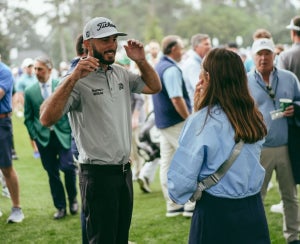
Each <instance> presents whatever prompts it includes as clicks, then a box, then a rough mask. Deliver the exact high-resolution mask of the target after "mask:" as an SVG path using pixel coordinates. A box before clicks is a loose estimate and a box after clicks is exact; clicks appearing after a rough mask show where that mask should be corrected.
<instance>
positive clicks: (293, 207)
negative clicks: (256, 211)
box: [248, 38, 300, 244]
mask: <svg viewBox="0 0 300 244" xmlns="http://www.w3.org/2000/svg"><path fill="white" fill-rule="evenodd" d="M274 50H275V45H274V43H273V41H272V39H266V38H262V39H258V40H256V41H254V43H253V45H252V54H253V60H254V63H255V70H253V71H250V72H249V73H248V81H249V88H250V92H251V94H252V96H253V98H254V100H255V101H256V103H257V105H258V108H259V110H260V111H261V113H262V114H263V116H264V120H265V122H266V125H267V128H268V134H267V136H266V138H265V142H264V144H263V149H262V152H261V164H262V166H263V167H264V168H265V170H266V175H265V179H264V183H263V186H262V189H261V194H262V197H263V198H265V196H266V193H267V187H268V183H269V182H270V180H271V178H272V173H273V171H275V172H276V177H277V181H278V184H279V191H280V195H281V200H282V202H283V218H284V221H283V232H284V237H285V239H286V240H287V242H288V243H293V244H295V243H300V242H299V236H298V229H299V222H298V199H297V188H296V185H295V182H294V179H293V173H292V169H291V163H290V159H289V154H288V146H287V143H288V122H287V118H292V117H293V116H294V106H293V105H290V106H288V107H287V108H286V110H285V111H284V112H280V110H279V109H280V103H279V99H280V98H288V99H291V100H292V101H296V100H300V84H299V81H298V79H297V77H296V76H295V75H294V74H293V73H292V72H290V71H287V70H283V69H278V68H276V67H275V66H274V63H273V61H274V57H275V54H274ZM274 111H275V114H276V115H277V116H275V118H274V117H271V114H272V112H274Z"/></svg>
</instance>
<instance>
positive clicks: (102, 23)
mask: <svg viewBox="0 0 300 244" xmlns="http://www.w3.org/2000/svg"><path fill="white" fill-rule="evenodd" d="M97 26H98V28H97V31H100V30H101V29H102V28H106V27H114V28H116V26H115V25H114V24H113V23H110V22H101V23H98V24H97Z"/></svg>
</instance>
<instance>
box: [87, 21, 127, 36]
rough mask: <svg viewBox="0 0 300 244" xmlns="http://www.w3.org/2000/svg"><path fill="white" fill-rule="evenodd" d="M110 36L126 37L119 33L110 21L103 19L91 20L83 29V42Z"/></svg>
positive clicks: (124, 34)
mask: <svg viewBox="0 0 300 244" xmlns="http://www.w3.org/2000/svg"><path fill="white" fill-rule="evenodd" d="M112 35H118V36H127V34H126V33H123V32H119V31H118V30H117V27H116V26H115V25H114V23H113V22H112V21H111V20H110V19H107V18H104V17H96V18H93V19H91V20H90V21H89V22H88V23H87V24H86V25H85V27H84V29H83V40H88V39H91V38H104V37H108V36H112Z"/></svg>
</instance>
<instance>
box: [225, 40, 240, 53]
mask: <svg viewBox="0 0 300 244" xmlns="http://www.w3.org/2000/svg"><path fill="white" fill-rule="evenodd" d="M225 48H226V49H227V50H230V51H232V52H235V53H239V46H238V44H237V43H236V42H228V43H227V44H226V46H225Z"/></svg>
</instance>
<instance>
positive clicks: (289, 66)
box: [271, 16, 300, 214]
mask: <svg viewBox="0 0 300 244" xmlns="http://www.w3.org/2000/svg"><path fill="white" fill-rule="evenodd" d="M286 28H287V29H288V30H290V37H291V40H292V42H293V45H292V47H291V48H289V49H287V50H285V51H283V52H281V53H280V55H279V56H277V67H278V68H281V69H286V70H289V71H291V72H293V73H294V74H295V75H296V76H297V78H298V80H300V61H299V55H300V16H295V17H294V18H292V19H291V21H290V24H289V25H287V26H286ZM289 139H291V138H289ZM271 211H272V212H274V213H281V214H282V213H283V204H282V201H280V203H278V204H274V205H272V206H271Z"/></svg>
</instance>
